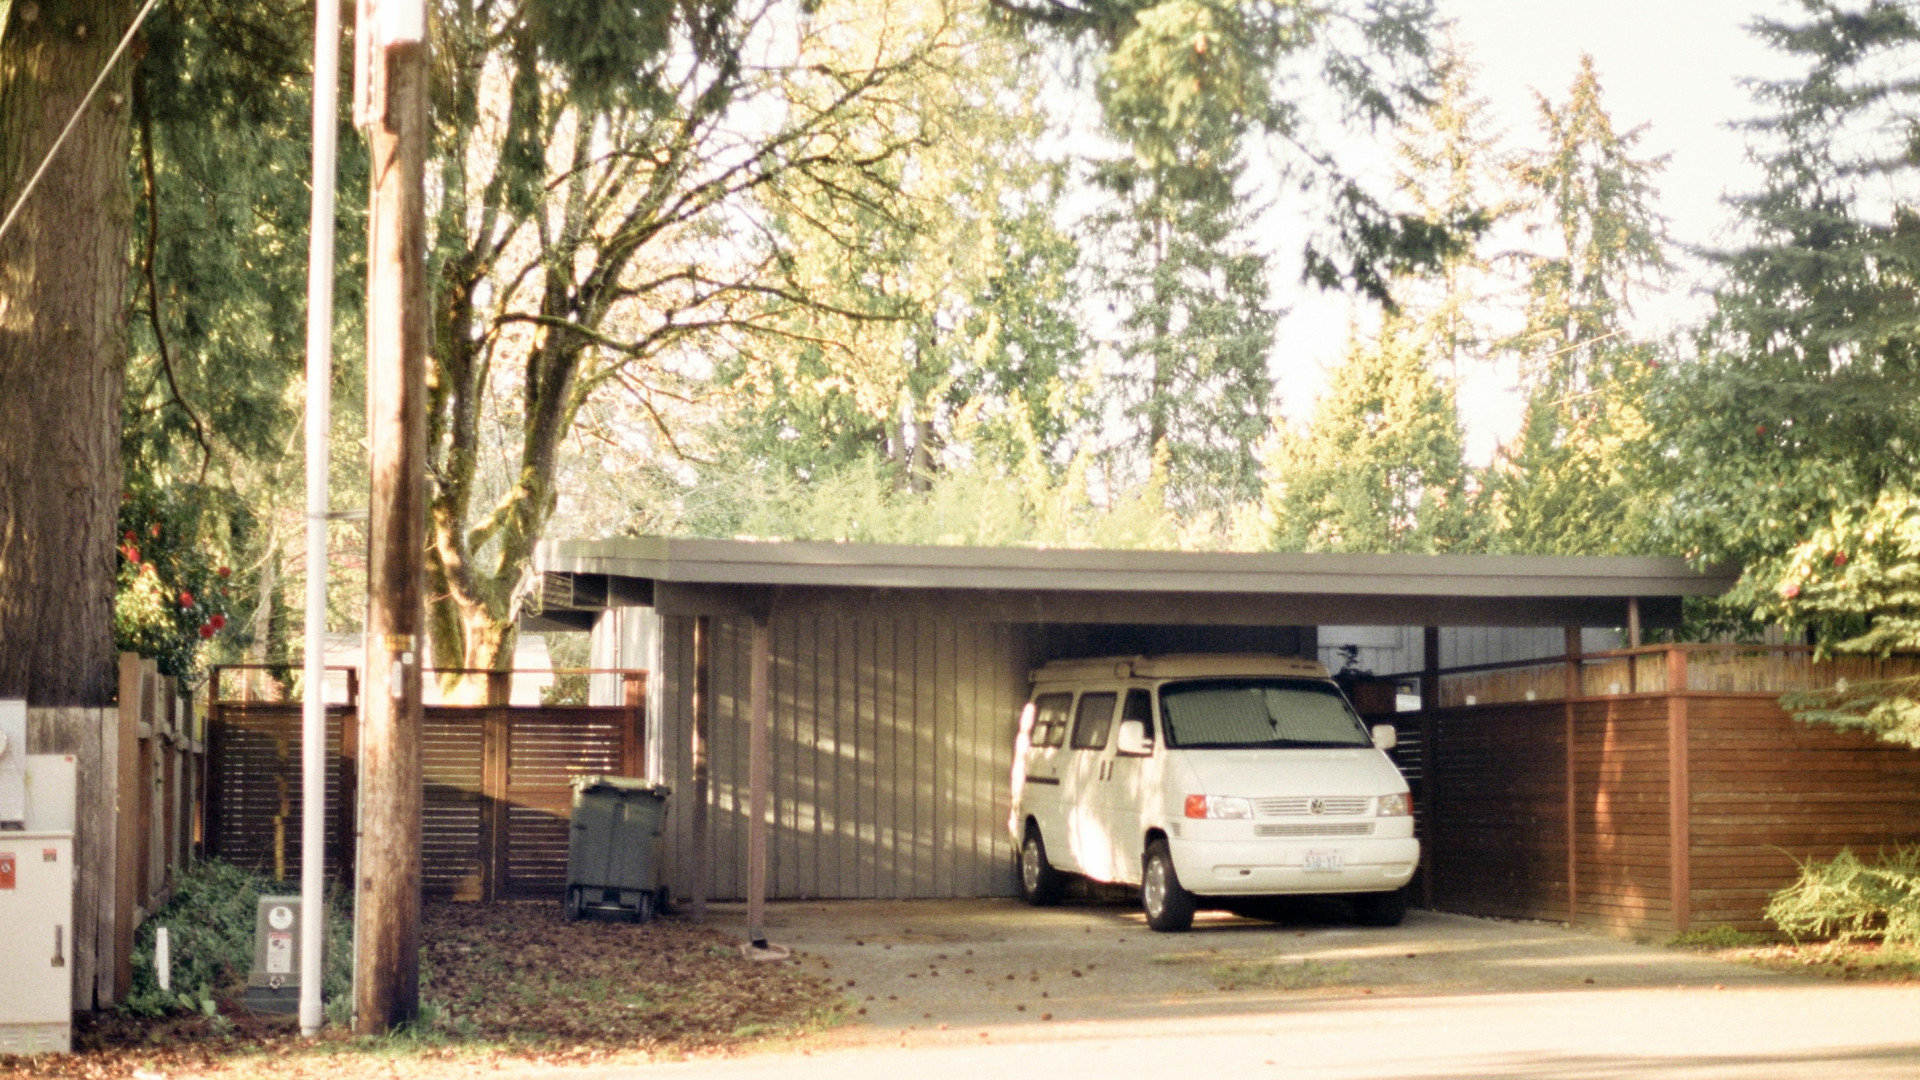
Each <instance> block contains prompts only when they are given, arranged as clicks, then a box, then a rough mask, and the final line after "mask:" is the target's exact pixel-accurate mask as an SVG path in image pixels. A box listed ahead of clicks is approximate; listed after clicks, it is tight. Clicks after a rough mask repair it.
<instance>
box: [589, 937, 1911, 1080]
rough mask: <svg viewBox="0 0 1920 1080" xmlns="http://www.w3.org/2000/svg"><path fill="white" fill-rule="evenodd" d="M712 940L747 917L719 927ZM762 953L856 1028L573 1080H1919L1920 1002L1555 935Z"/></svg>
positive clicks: (1007, 941)
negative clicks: (845, 1002)
mask: <svg viewBox="0 0 1920 1080" xmlns="http://www.w3.org/2000/svg"><path fill="white" fill-rule="evenodd" d="M712 910H713V912H714V914H713V915H712V918H713V919H714V921H716V922H717V923H719V924H720V925H722V926H731V925H734V924H739V926H740V928H741V929H742V930H744V912H743V911H741V910H739V909H737V908H734V907H732V906H730V905H717V906H716V907H715V908H714V909H712ZM768 931H769V935H770V937H771V938H772V939H773V941H775V942H776V943H778V944H783V945H787V946H789V947H790V948H792V949H793V950H794V954H795V959H796V962H798V963H800V964H803V965H806V966H808V967H810V968H812V969H814V970H817V971H818V972H819V973H820V974H822V975H823V976H826V977H828V978H832V979H835V980H837V981H839V982H840V983H841V984H842V986H843V987H844V989H845V991H846V993H847V994H848V996H849V1000H850V1002H852V1004H853V1005H854V1007H855V1008H856V1009H863V1010H865V1011H864V1013H861V1014H859V1015H858V1016H857V1019H856V1022H855V1023H853V1024H850V1025H847V1026H845V1027H841V1028H838V1029H835V1030H833V1031H831V1032H828V1033H826V1034H824V1035H821V1036H817V1037H814V1038H812V1039H810V1040H808V1041H805V1042H802V1043H800V1044H799V1045H798V1046H795V1047H792V1048H787V1049H782V1050H779V1051H776V1052H774V1053H769V1054H764V1055H754V1056H748V1057H743V1058H738V1059H731V1060H696V1061H691V1062H686V1063H670V1064H664V1065H655V1066H648V1067H645V1068H640V1069H633V1068H628V1069H611V1070H598V1071H593V1072H591V1073H587V1072H581V1073H574V1074H571V1075H577V1076H587V1075H593V1076H604V1077H615V1076H620V1077H629V1076H631V1077H655V1076H675V1077H677V1076H681V1075H685V1076H688V1077H702V1078H705V1077H721V1078H729V1080H763V1078H764V1080H774V1078H779V1080H808V1078H811V1077H820V1078H822V1080H826V1078H829V1077H832V1078H835V1080H845V1078H848V1077H864V1076H873V1077H887V1078H893V1077H899V1076H909V1077H912V1078H913V1080H942V1078H947V1077H952V1078H955V1080H961V1078H965V1080H980V1078H981V1077H987V1078H997V1077H1029V1076H1031V1077H1049V1078H1051V1077H1058V1076H1064V1075H1069V1074H1085V1073H1089V1072H1092V1073H1100V1074H1107V1075H1130V1076H1156V1075H1164V1076H1171V1077H1188V1076H1213V1075H1226V1074H1229V1073H1232V1074H1240V1075H1251V1076H1256V1077H1258V1076H1272V1077H1281V1076H1285V1077H1287V1078H1288V1080H1299V1078H1327V1080H1334V1078H1341V1080H1359V1078H1369V1080H1370V1078H1382V1080H1384V1078H1390V1077H1391V1078H1406V1080H1430V1078H1431V1080H1440V1078H1456V1077H1500V1078H1505V1077H1545V1078H1553V1080H1611V1078H1616V1077H1617V1078H1621V1080H1625V1078H1629V1077H1632V1078H1636V1080H1639V1078H1671V1080H1709V1078H1713V1080H1718V1078H1742V1080H1748V1078H1750V1080H1772V1078H1778V1077H1801V1076H1806V1077H1815V1076H1819V1077H1826V1076H1832V1075H1835V1074H1837V1073H1842V1072H1844V1074H1845V1075H1846V1076H1848V1077H1849V1080H1855V1078H1859V1080H1882V1078H1886V1080H1893V1078H1903V1080H1913V1078H1920V1021H1916V1019H1915V1018H1916V1017H1920V984H1862V983H1842V982H1833V981H1828V980H1823V979H1818V978H1810V977H1806V976H1798V975H1783V974H1774V973H1769V972H1765V971H1761V970H1759V969H1756V968H1752V967H1747V966H1744V965H1740V964H1735V963H1728V962H1722V961H1718V960H1714V959H1711V958H1708V957H1705V956H1700V955H1695V954H1690V953H1684V952H1677V951H1672V950H1668V949H1665V948H1661V947H1657V946H1647V945H1636V944H1633V943H1630V942H1625V941H1620V940H1617V939H1614V938H1611V937H1606V936H1602V935H1598V934H1590V933H1584V932H1570V931H1567V930H1565V929H1562V928H1560V927H1557V926H1551V925H1543V924H1536V923H1511V922H1500V921H1495V920H1487V919H1474V918H1467V917H1463V916H1455V915H1443V914H1436V913H1432V912H1424V911H1415V912H1412V913H1410V914H1409V915H1408V917H1407V921H1406V924H1405V925H1404V926H1401V927H1397V928H1393V929H1386V930H1381V929H1369V928H1362V927H1356V926H1353V925H1351V924H1349V923H1348V922H1346V921H1345V919H1344V918H1343V917H1342V916H1341V913H1340V912H1339V911H1338V909H1337V908H1333V907H1328V908H1321V909H1317V910H1316V909H1311V908H1310V909H1307V910H1305V911H1300V912H1296V913H1294V914H1293V915H1292V916H1291V917H1290V918H1287V919H1283V920H1280V921H1278V922H1262V921H1255V920H1250V919H1242V918H1238V917H1234V916H1229V915H1210V914H1203V915H1202V917H1201V919H1200V920H1199V921H1198V922H1197V923H1196V924H1195V927H1194V930H1193V932H1191V933H1188V934H1175V935H1163V934H1154V933H1151V932H1150V931H1148V930H1147V929H1146V928H1145V926H1144V925H1143V924H1142V923H1141V921H1140V917H1139V914H1138V912H1137V909H1136V908H1134V907H1133V906H1131V905H1121V904H1113V905H1104V904H1081V905H1075V906H1067V907H1061V908H1054V909H1050V910H1035V909H1031V908H1027V907H1025V906H1023V905H1020V904H1018V903H1015V902H1012V901H991V900H983V901H955V902H944V901H943V902H909V903H896V902H847V901H838V902H832V903H817V904H816V903H790V904H780V905H775V906H773V907H772V908H771V909H770V917H769V925H768Z"/></svg>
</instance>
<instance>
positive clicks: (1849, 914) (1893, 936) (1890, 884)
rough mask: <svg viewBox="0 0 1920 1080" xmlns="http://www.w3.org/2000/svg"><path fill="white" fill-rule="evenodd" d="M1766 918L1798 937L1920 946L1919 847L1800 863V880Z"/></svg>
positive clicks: (1773, 901) (1774, 903)
mask: <svg viewBox="0 0 1920 1080" xmlns="http://www.w3.org/2000/svg"><path fill="white" fill-rule="evenodd" d="M1766 915H1767V918H1768V919H1770V920H1772V921H1773V922H1774V924H1775V925H1777V926H1779V927H1780V929H1782V930H1784V931H1786V932H1787V933H1788V934H1790V935H1793V936H1794V937H1795V938H1799V937H1801V936H1809V937H1822V938H1832V939H1834V940H1836V941H1840V942H1848V941H1856V940H1859V939H1862V938H1878V939H1880V940H1881V941H1884V942H1886V943H1887V944H1889V945H1915V944H1920V847H1903V848H1895V849H1894V850H1893V852H1892V853H1891V854H1889V853H1887V852H1884V851H1883V852H1881V853H1880V854H1879V855H1878V856H1877V857H1876V858H1874V859H1872V860H1871V861H1863V860H1861V859H1860V858H1859V857H1858V856H1856V855H1855V854H1854V853H1853V852H1852V850H1850V849H1847V848H1842V849H1841V851H1840V854H1838V855H1836V856H1834V857H1833V859H1832V860H1831V861H1828V862H1815V861H1812V860H1809V861H1807V862H1804V863H1801V864H1800V879H1799V880H1798V881H1796V882H1794V883H1793V884H1792V885H1789V886H1788V887H1786V888H1785V889H1782V890H1780V891H1779V892H1777V893H1775V894H1774V895H1773V899H1771V900H1769V901H1768V902H1767V912H1766Z"/></svg>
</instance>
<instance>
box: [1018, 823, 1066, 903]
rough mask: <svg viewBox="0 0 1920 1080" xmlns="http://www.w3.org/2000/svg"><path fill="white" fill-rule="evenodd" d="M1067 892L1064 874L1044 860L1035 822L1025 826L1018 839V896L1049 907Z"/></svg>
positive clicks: (1044, 849)
mask: <svg viewBox="0 0 1920 1080" xmlns="http://www.w3.org/2000/svg"><path fill="white" fill-rule="evenodd" d="M1066 891H1067V875H1065V874H1063V873H1061V872H1060V871H1058V870H1055V869H1054V868H1053V864H1052V863H1049V862H1048V861H1047V844H1046V841H1044V840H1042V839H1040V827H1039V826H1038V825H1028V826H1027V836H1026V839H1024V840H1022V841H1020V895H1021V896H1022V897H1023V898H1024V899H1025V900H1026V901H1027V903H1029V904H1032V905H1033V906H1034V907H1050V906H1052V905H1054V904H1057V903H1059V902H1060V897H1061V896H1062V895H1063V894H1064V893H1065V892H1066Z"/></svg>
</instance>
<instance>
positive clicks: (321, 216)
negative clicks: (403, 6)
mask: <svg viewBox="0 0 1920 1080" xmlns="http://www.w3.org/2000/svg"><path fill="white" fill-rule="evenodd" d="M339 72H340V6H339V3H338V0H317V2H316V3H315V4H314V19H313V211H312V213H313V216H312V220H311V222H310V224H309V225H308V247H307V614H306V639H307V640H306V679H305V686H306V689H305V692H304V693H303V694H302V697H303V699H304V702H303V707H302V710H301V730H300V1033H301V1034H303V1035H307V1036H312V1035H314V1034H317V1033H318V1032H319V1030H320V1023H321V1021H322V1019H323V1018H324V1017H325V1011H324V1008H323V1005H322V1002H321V999H320V989H321V986H320V983H321V978H322V970H323V968H322V965H323V963H324V955H325V954H324V951H323V950H324V946H325V943H326V940H327V922H326V904H325V897H324V891H325V889H326V880H327V879H326V843H327V827H326V826H327V822H326V817H327V695H326V676H327V673H326V635H327V520H328V510H329V505H330V504H329V502H328V499H327V471H328V464H329V462H328V454H327V436H328V433H329V432H330V431H331V429H332V419H333V409H332V403H333V402H332V399H333V228H334V205H333V187H334V171H335V157H336V149H337V147H336V141H337V135H338V128H337V121H336V116H337V115H338V113H339V108H340V102H339V96H340V76H339Z"/></svg>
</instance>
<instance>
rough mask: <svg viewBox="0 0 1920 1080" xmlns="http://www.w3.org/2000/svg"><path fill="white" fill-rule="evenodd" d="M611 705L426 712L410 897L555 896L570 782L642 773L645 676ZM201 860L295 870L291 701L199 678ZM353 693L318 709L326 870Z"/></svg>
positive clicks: (296, 748) (344, 846)
mask: <svg viewBox="0 0 1920 1080" xmlns="http://www.w3.org/2000/svg"><path fill="white" fill-rule="evenodd" d="M620 674H622V675H623V676H624V682H625V690H626V692H625V695H624V701H625V704H623V705H618V706H524V705H470V706H469V705H433V706H428V707H427V708H426V710H425V717H424V722H423V724H422V730H421V747H420V750H421V771H422V774H423V781H424V786H425V790H424V792H423V793H422V794H423V796H424V800H423V806H422V814H421V819H422V821H421V856H422V869H421V886H422V888H423V890H424V891H425V892H426V893H427V894H428V895H431V896H445V897H452V898H454V899H459V900H478V899H500V898H508V897H545V896H557V895H559V894H560V892H561V890H562V888H563V887H564V885H565V883H566V869H567V817H568V814H569V811H570V809H571V805H572V792H573V789H572V781H573V778H574V777H576V776H588V775H595V774H600V775H611V776H642V775H645V765H646V759H645V747H646V739H645V730H646V729H645V724H646V720H645V701H646V673H645V672H621V673H620ZM209 686H210V693H211V697H212V701H211V703H210V707H209V709H208V738H209V746H208V784H207V796H208V798H207V804H208V805H207V850H208V852H209V853H210V854H212V855H215V856H217V857H219V858H222V859H226V860H227V861H229V862H234V863H237V864H240V865H242V866H246V867H249V868H251V869H254V870H257V871H259V872H261V873H266V874H271V875H273V876H275V877H276V878H279V879H282V880H287V881H295V880H298V877H299V872H300V812H299V804H300V711H301V706H300V703H299V702H297V701H244V700H239V701H236V700H223V699H222V695H221V694H220V678H219V672H215V673H214V677H213V678H212V679H211V680H209ZM356 690H357V687H355V686H354V685H353V683H351V682H350V683H349V691H348V703H346V704H342V705H330V706H329V707H328V709H327V811H326V813H327V853H326V854H327V866H328V868H329V869H330V870H331V871H333V876H334V877H335V879H336V880H345V879H347V876H348V875H347V874H346V872H345V871H346V870H347V869H348V868H349V859H350V855H351V853H352V851H353V836H354V829H353V812H354V805H355V799H354V776H355V768H356V753H355V750H356V747H355V741H356V740H355V738H354V733H355V729H356V727H357V723H358V715H359V714H358V709H357V704H356V703H355V701H354V695H355V691H356Z"/></svg>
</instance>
